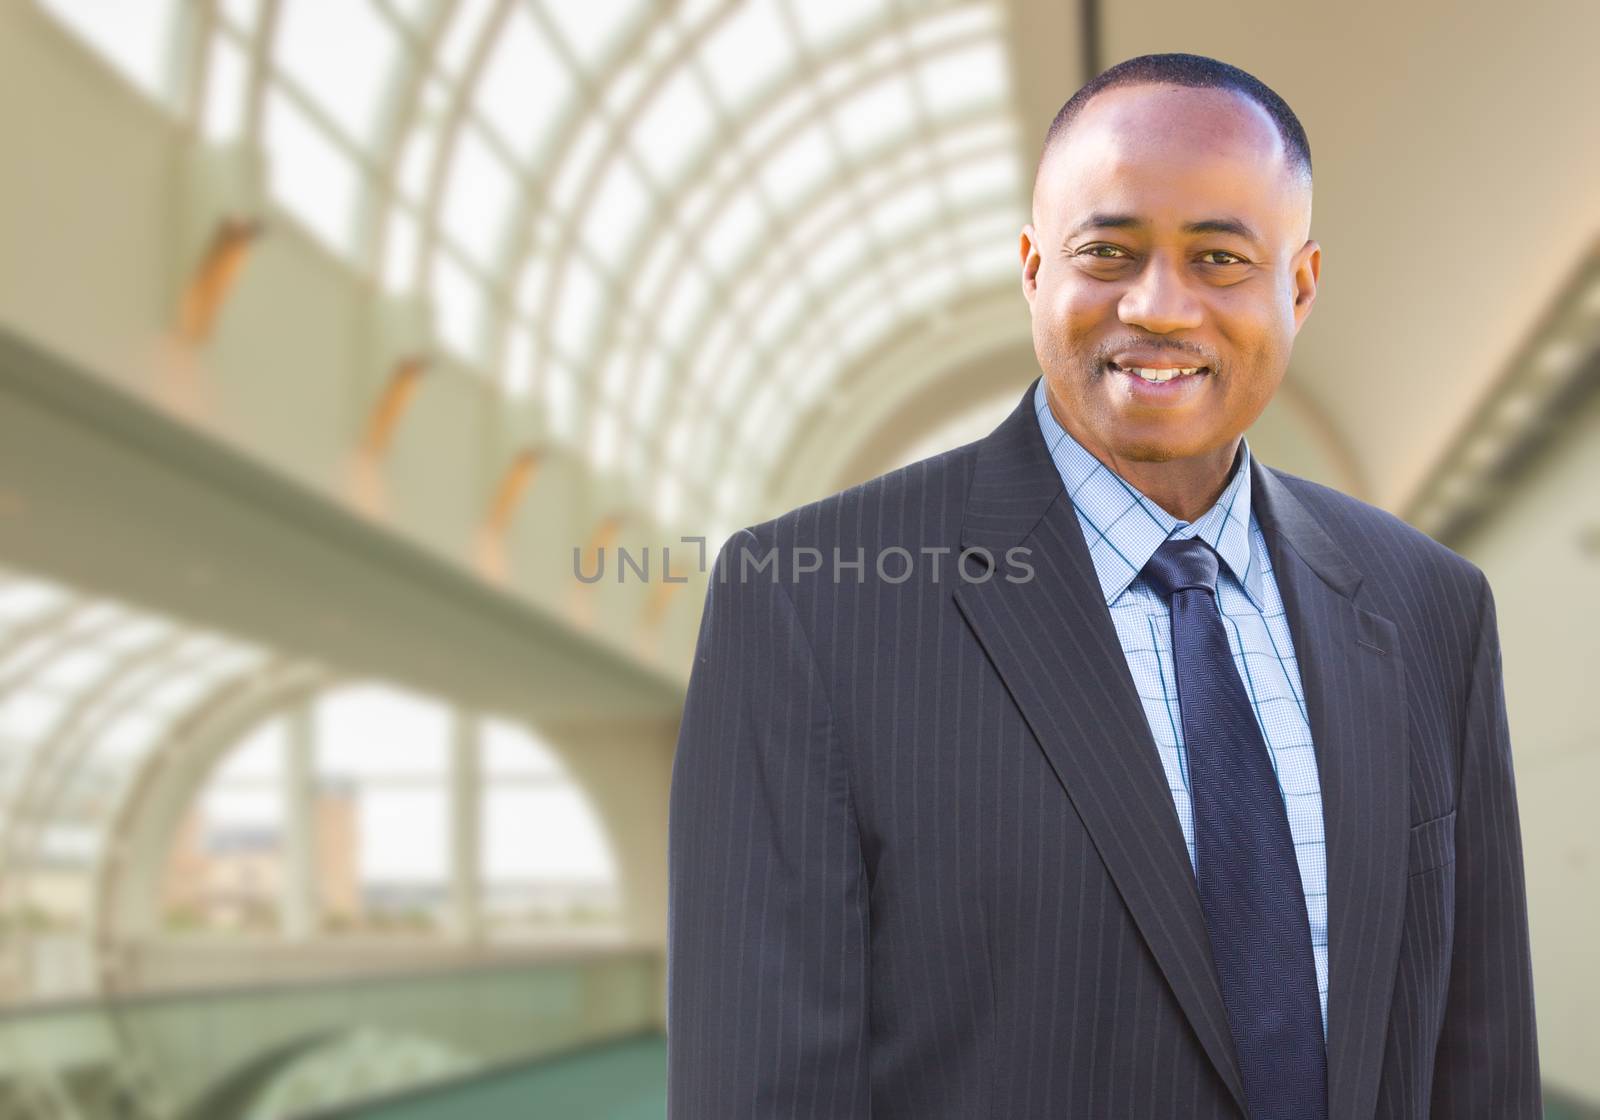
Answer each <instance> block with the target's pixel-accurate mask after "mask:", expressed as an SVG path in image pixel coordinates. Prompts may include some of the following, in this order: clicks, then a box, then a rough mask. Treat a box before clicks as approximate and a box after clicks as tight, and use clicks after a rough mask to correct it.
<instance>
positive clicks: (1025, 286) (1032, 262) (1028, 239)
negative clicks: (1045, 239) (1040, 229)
mask: <svg viewBox="0 0 1600 1120" xmlns="http://www.w3.org/2000/svg"><path fill="white" fill-rule="evenodd" d="M1017 247H1018V250H1019V252H1020V255H1021V257H1022V295H1023V298H1025V299H1026V300H1027V301H1028V304H1029V305H1030V306H1032V304H1033V294H1034V293H1035V292H1036V291H1038V290H1039V280H1038V274H1039V239H1038V237H1037V235H1035V233H1034V231H1033V223H1032V222H1029V223H1028V224H1027V225H1025V226H1023V227H1022V235H1021V237H1019V238H1018V242H1017Z"/></svg>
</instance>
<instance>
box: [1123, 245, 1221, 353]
mask: <svg viewBox="0 0 1600 1120" xmlns="http://www.w3.org/2000/svg"><path fill="white" fill-rule="evenodd" d="M1117 317H1118V318H1119V319H1121V320H1122V321H1123V322H1124V323H1126V324H1128V325H1129V326H1130V327H1143V328H1144V329H1145V330H1147V331H1149V332H1151V333H1152V334H1169V333H1171V332H1172V331H1180V330H1193V329H1194V328H1195V327H1198V326H1200V323H1201V313H1200V301H1199V300H1197V299H1195V298H1194V293H1192V292H1191V291H1190V290H1189V282H1188V277H1187V276H1185V275H1184V273H1183V265H1182V262H1178V261H1172V260H1170V259H1167V258H1165V257H1164V256H1162V255H1159V254H1157V255H1152V256H1151V257H1149V258H1148V259H1147V260H1146V262H1145V266H1144V268H1143V269H1141V270H1140V272H1139V275H1138V278H1137V279H1135V280H1134V282H1133V285H1132V286H1131V287H1130V288H1129V289H1128V290H1127V291H1126V292H1124V293H1123V294H1122V299H1121V300H1120V301H1119V302H1118V303H1117Z"/></svg>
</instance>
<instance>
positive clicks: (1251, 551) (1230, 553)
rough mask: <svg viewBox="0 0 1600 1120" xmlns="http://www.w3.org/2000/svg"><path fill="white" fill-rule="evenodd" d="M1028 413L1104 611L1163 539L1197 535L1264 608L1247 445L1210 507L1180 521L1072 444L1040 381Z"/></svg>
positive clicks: (1254, 600)
mask: <svg viewBox="0 0 1600 1120" xmlns="http://www.w3.org/2000/svg"><path fill="white" fill-rule="evenodd" d="M1033 410H1034V413H1035V415H1036V416H1038V418H1039V430H1040V432H1041V433H1042V434H1043V435H1044V442H1045V446H1046V447H1047V448H1049V450H1050V457H1051V458H1052V459H1053V460H1055V464H1056V470H1057V471H1059V472H1060V474H1061V481H1062V483H1063V484H1064V485H1065V486H1066V488H1067V494H1068V495H1069V496H1070V497H1071V499H1072V504H1073V505H1074V506H1075V507H1076V508H1077V511H1078V514H1079V516H1080V517H1081V518H1082V519H1083V520H1084V522H1085V523H1086V525H1087V531H1086V534H1085V536H1086V539H1087V541H1088V545H1089V556H1090V558H1091V559H1093V561H1094V568H1095V573H1096V575H1098V576H1099V579H1100V589H1101V591H1103V592H1104V593H1105V599H1106V605H1107V606H1109V605H1111V604H1112V603H1114V602H1115V601H1116V599H1117V597H1118V596H1119V595H1121V594H1122V593H1123V591H1125V590H1127V587H1128V585H1129V584H1130V583H1132V582H1133V580H1134V577H1135V576H1137V575H1138V574H1139V572H1140V571H1141V570H1142V569H1143V568H1144V566H1145V563H1146V561H1148V560H1149V559H1150V557H1151V556H1152V555H1154V554H1155V550H1156V549H1157V548H1158V547H1159V546H1160V545H1161V542H1162V541H1165V540H1166V539H1167V538H1168V537H1177V538H1183V537H1192V536H1199V537H1201V538H1202V539H1203V540H1204V541H1205V542H1206V543H1207V544H1209V545H1211V547H1212V548H1214V549H1216V550H1217V555H1218V556H1220V557H1221V558H1222V562H1223V563H1224V564H1225V565H1226V567H1227V568H1228V570H1229V571H1231V572H1232V573H1233V577H1234V579H1236V580H1238V581H1239V583H1240V585H1241V586H1243V588H1244V590H1245V594H1247V595H1249V596H1250V601H1251V602H1252V603H1254V604H1255V605H1256V607H1257V609H1262V602H1261V565H1260V564H1258V563H1257V562H1256V558H1255V548H1254V547H1253V546H1252V543H1251V538H1250V445H1249V443H1248V442H1247V441H1246V440H1245V439H1243V438H1242V437H1241V438H1240V440H1239V446H1240V451H1239V455H1238V458H1237V461H1236V465H1235V467H1234V471H1233V477H1232V478H1231V479H1229V481H1228V485H1227V487H1226V489H1224V490H1223V491H1222V495H1221V496H1220V497H1219V498H1218V499H1217V501H1216V504H1214V505H1213V506H1212V507H1211V508H1210V509H1208V510H1206V512H1205V513H1203V514H1201V516H1200V517H1199V518H1198V519H1197V520H1195V521H1180V520H1179V519H1178V518H1176V517H1174V516H1172V514H1170V513H1168V512H1167V511H1166V510H1164V509H1162V508H1161V507H1160V506H1158V505H1157V504H1156V503H1155V502H1153V501H1151V500H1150V499H1149V498H1147V497H1146V496H1145V495H1144V494H1141V493H1140V492H1139V491H1138V490H1136V489H1134V487H1133V486H1132V485H1130V484H1129V483H1127V482H1125V481H1124V480H1123V479H1122V477H1121V476H1120V475H1118V474H1117V473H1116V472H1115V471H1113V470H1111V469H1110V468H1109V467H1107V466H1106V465H1105V464H1104V463H1102V462H1101V461H1100V460H1099V459H1097V458H1095V457H1094V455H1093V454H1092V453H1091V452H1089V451H1088V450H1087V449H1086V448H1085V447H1084V446H1083V445H1082V444H1081V443H1079V442H1078V441H1077V440H1076V439H1074V438H1072V434H1071V433H1070V432H1068V431H1067V430H1066V429H1065V428H1063V427H1062V426H1061V424H1060V422H1059V421H1058V420H1057V419H1056V418H1055V414H1054V413H1052V412H1051V411H1050V405H1049V402H1048V398H1047V397H1046V396H1045V387H1044V378H1043V377H1041V378H1039V381H1038V384H1037V386H1036V387H1035V389H1034V394H1033Z"/></svg>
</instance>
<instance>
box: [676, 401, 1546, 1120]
mask: <svg viewBox="0 0 1600 1120" xmlns="http://www.w3.org/2000/svg"><path fill="white" fill-rule="evenodd" d="M1031 390H1032V386H1031V385H1030V386H1029V393H1028V394H1024V396H1023V398H1022V400H1021V401H1020V402H1019V403H1018V405H1017V408H1016V409H1015V411H1013V412H1012V414H1011V415H1010V416H1009V417H1008V418H1007V419H1006V420H1005V421H1004V422H1003V423H1002V424H1001V425H1000V426H999V427H998V428H996V429H995V430H994V432H992V433H991V434H990V435H988V436H987V437H985V438H984V439H981V440H978V441H976V442H975V443H971V444H967V445H965V446H963V447H958V448H955V449H953V450H951V451H948V452H945V453H944V454H941V455H938V456H935V457H933V458H931V459H926V460H923V461H921V462H918V463H915V464H912V465H911V466H909V467H906V468H904V469H901V470H898V471H895V472H893V473H891V474H887V475H884V476H882V477H879V478H876V479H873V480H872V481H870V482H867V483H864V484H863V485H860V486H857V487H854V488H852V489H850V490H847V491H844V492H843V493H840V494H836V495H833V496H832V497H829V498H826V499H824V500H822V501H819V502H815V503H813V504H811V505H807V506H803V507H801V508H799V509H796V510H793V511H791V512H789V513H786V514H784V515H783V516H781V517H778V518H776V519H774V520H771V521H766V522H763V523H761V524H759V525H755V526H753V527H751V528H749V529H743V530H740V531H739V532H738V533H736V534H735V535H734V536H733V537H732V538H731V539H730V540H729V541H728V543H727V544H726V545H724V547H723V549H722V551H721V553H720V554H719V555H718V557H717V561H716V564H715V565H714V567H713V573H712V574H713V579H712V584H711V587H710V589H709V591H708V594H707V600H706V611H705V616H704V620H703V622H702V625H701V630H700V637H699V647H698V652H697V657H696V662H695V665H694V668H693V673H692V676H691V679H690V685H689V692H688V697H687V700H686V704H685V708H684V712H683V723H682V727H681V730H680V734H679V739H678V747H677V755H676V758H675V760H674V762H673V773H672V789H671V803H670V826H669V842H668V864H669V892H668V948H667V962H668V964H667V968H668V972H667V1055H668V1097H669V1101H670V1105H669V1116H670V1117H671V1118H672V1120H732V1118H734V1117H738V1118H741V1120H746V1118H777V1117H782V1118H785V1120H789V1118H802V1117H805V1118H814V1120H864V1118H866V1117H869V1116H870V1117H873V1118H874V1120H887V1118H899V1117H905V1118H915V1120H945V1118H948V1120H957V1118H960V1120H981V1118H993V1120H1023V1118H1031V1117H1039V1118H1049V1120H1068V1118H1078V1117H1083V1118H1094V1120H1102V1118H1113V1117H1162V1118H1166V1117H1172V1118H1179V1117H1181V1118H1184V1120H1194V1118H1209V1117H1239V1116H1241V1115H1243V1110H1242V1106H1241V1101H1242V1100H1243V1094H1242V1091H1241V1089H1240V1083H1239V1072H1238V1066H1237V1063H1236V1060H1235V1057H1234V1052H1233V1044H1232V1041H1231V1038H1230V1035H1229V1033H1228V1026H1227V1022H1226V1019H1225V1017H1224V1012H1223V1007H1222V1002H1221V996H1220V994H1219V992H1218V987H1217V980H1216V973H1215V970H1214V968H1213V966H1212V963H1211V955H1210V948H1209V944H1208V942H1207V938H1206V931H1205V926H1204V924H1203V921H1202V917H1201V912H1200V906H1199V901H1198V895H1197V892H1196V889H1195V884H1194V877H1193V873H1192V871H1191V868H1190V865H1189V861H1188V857H1187V855H1186V854H1185V850H1184V846H1183V838H1182V835H1181V833H1180V831H1179V827H1178V820H1177V816H1176V814H1175V812H1174V810H1173V806H1172V799H1171V796H1170V794H1169V793H1168V790H1167V786H1166V782H1165V780H1164V778H1163V775H1162V771H1161V767H1160V762H1159V760H1158V758H1157V754H1156V748H1155V744H1154V742H1153V740H1152V738H1151V736H1150V731H1149V726H1148V724H1147V723H1146V721H1145V715H1144V712H1143V709H1142V708H1141V706H1140V703H1139V700H1138V697H1137V695H1136V693H1135V690H1134V685H1133V681H1132V678H1131V676H1130V674H1129V672H1128V667H1127V662H1126V660H1125V658H1124V655H1123V652H1122V649H1121V646H1120V645H1119V644H1118V640H1117V636H1116V631H1115V628H1114V626H1113V624H1112V621H1111V618H1110V615H1109V613H1108V611H1107V610H1106V606H1105V601H1104V598H1103V596H1102V594H1101V592H1100V589H1099V585H1098V584H1097V582H1096V580H1095V576H1094V568H1093V565H1092V562H1091V560H1090V558H1089V553H1088V549H1087V547H1086V545H1085V543H1084V540H1083V535H1082V531H1081V529H1080V527H1079V524H1078V521H1077V517H1076V515H1075V513H1074V512H1073V508H1072V504H1071V499H1070V498H1069V497H1068V496H1067V494H1066V493H1065V491H1064V489H1063V487H1062V483H1061V478H1060V475H1059V474H1058V473H1057V471H1056V468H1055V465H1054V464H1053V463H1052V462H1051V461H1050V458H1049V456H1048V454H1047V453H1046V449H1045V446H1044V440H1043V437H1042V436H1041V435H1040V432H1039V428H1038V423H1037V421H1036V420H1035V418H1034V415H1033V410H1032V406H1031V400H1032V398H1031ZM1253 468H1254V470H1255V475H1254V478H1253V487H1254V500H1255V503H1256V514H1257V517H1258V518H1259V520H1260V521H1261V524H1262V529H1263V532H1264V533H1265V535H1266V538H1267V542H1268V548H1269V550H1270V551H1271V554H1272V559H1273V566H1274V571H1275V575H1276V577H1277V579H1278V582H1279V585H1280V588H1281V590H1282V592H1283V598H1284V602H1285V606H1286V608H1287V610H1288V613H1289V619H1290V627H1291V632H1292V633H1293V636H1294V643H1295V649H1296V652H1297V654H1298V657H1299V663H1300V672H1301V674H1302V677H1303V681H1304V685H1305V691H1306V701H1307V704H1308V708H1309V712H1310V716H1311V726H1312V733H1313V735H1314V737H1315V741H1316V751H1317V759H1318V770H1319V773H1320V776H1321V781H1322V796H1323V813H1324V820H1325V826H1326V834H1327V844H1328V875H1329V898H1328V910H1329V952H1330V965H1329V971H1330V989H1329V1006H1328V1031H1329V1035H1328V1072H1329V1094H1330V1098H1331V1099H1330V1112H1331V1116H1332V1117H1333V1118H1334V1120H1352V1118H1356V1117H1362V1118H1365V1117H1382V1118H1398V1117H1423V1116H1434V1117H1486V1118H1494V1120H1507V1118H1521V1117H1528V1118H1532V1117H1536V1116H1538V1115H1539V1113H1540V1099H1539V1076H1538V1074H1539V1069H1538V1057H1537V1051H1536V1041H1535V1033H1534V1019H1533V996H1532V976H1531V967H1530V963H1529V948H1528V931H1527V917H1526V906H1525V898H1524V887H1523V870H1522V852H1521V841H1520V838H1519V832H1518V822H1517V807H1516V799H1515V793H1514V787H1513V780H1512V770H1511V758H1510V744H1509V736H1508V732H1507V727H1506V716H1505V708H1504V697H1503V691H1502V686H1501V671H1500V646H1499V639H1498V634H1497V629H1496V622H1495V608H1494V599H1493V596H1492V595H1491V594H1490V590H1489V585H1488V583H1487V581H1486V580H1485V578H1484V576H1483V573H1482V572H1481V571H1480V570H1479V569H1478V568H1477V567H1475V566H1474V565H1473V564H1471V563H1469V562H1468V561H1466V560H1464V559H1462V558H1461V557H1459V556H1457V555H1456V554H1455V553H1453V552H1451V551H1449V550H1447V549H1446V548H1444V547H1442V546H1441V545H1439V544H1437V543H1435V542H1434V541H1432V540H1430V539H1429V538H1428V537H1426V536H1424V535H1423V534H1421V533H1419V532H1417V531H1415V530H1413V529H1412V528H1410V527H1409V526H1407V525H1406V524H1405V523H1403V522H1401V521H1400V520H1398V519H1397V518H1395V517H1393V516H1391V515H1389V514H1387V513H1384V512H1383V511H1381V510H1378V509H1376V508H1374V507H1372V506H1369V505H1366V504H1363V503H1362V502H1359V501H1356V500H1355V499H1353V498H1350V497H1348V496H1346V495H1343V494H1340V493H1338V492H1337V491H1334V490H1330V489H1328V488H1326V487H1323V486H1319V485H1316V484H1314V483H1311V482H1308V481H1306V480H1303V479H1300V478H1296V477H1294V476H1292V475H1287V474H1283V473H1280V472H1277V471H1275V470H1272V469H1271V468H1268V467H1265V466H1263V465H1262V464H1261V463H1260V462H1259V460H1257V461H1255V462H1254V463H1253ZM895 546H898V547H900V548H904V549H906V550H908V551H909V553H910V554H911V558H912V560H913V563H912V564H911V565H910V570H911V573H912V574H911V576H910V578H907V579H904V580H903V581H900V577H901V576H902V575H903V574H904V573H905V572H906V571H907V568H908V565H907V561H906V557H904V556H902V555H900V554H898V553H889V554H886V556H887V558H886V559H885V561H884V565H883V571H884V573H886V575H887V577H888V578H886V579H885V578H880V575H879V572H878V570H877V564H876V558H877V556H878V554H879V552H880V550H883V549H888V548H893V547H895ZM1013 546H1023V547H1026V548H1028V549H1030V550H1031V552H1030V553H1029V554H1028V555H1027V556H1026V557H1025V562H1026V564H1028V565H1029V566H1031V568H1032V578H1031V579H1025V577H1026V575H1027V573H1026V572H1025V571H1023V569H1022V568H1021V567H1020V566H1018V565H1017V564H1016V563H1015V560H1016V556H1015V555H1013V557H1012V558H1011V559H1008V558H1007V555H1006V550H1007V549H1010V548H1012V547H1013ZM774 548H776V549H777V550H778V551H777V559H778V561H779V563H780V564H781V570H780V571H777V575H778V577H779V578H778V579H776V580H775V579H774V578H773V576H774V571H775V569H773V568H771V567H769V568H767V569H766V570H764V571H761V570H758V569H757V568H756V567H755V565H756V564H757V563H759V562H760V561H761V560H763V559H765V558H766V556H767V554H768V553H769V551H770V550H772V549H774ZM807 548H812V549H817V550H819V551H820V554H821V558H822V566H821V570H818V571H812V572H805V571H803V570H802V573H801V574H800V576H799V577H798V579H796V578H795V577H794V570H795V568H796V567H797V566H798V567H799V568H801V569H805V568H809V567H813V566H814V565H815V562H816V557H815V556H814V555H813V554H810V553H807V552H805V551H804V550H805V549H807ZM940 548H946V549H951V550H955V549H968V548H982V549H986V550H987V551H988V553H989V554H991V555H992V556H993V557H994V563H993V566H992V567H991V569H990V578H989V579H988V580H987V581H986V582H979V581H980V580H981V579H982V576H983V572H982V569H981V567H980V566H979V565H978V564H977V563H976V560H977V558H978V557H979V556H980V555H981V554H980V553H977V552H973V553H972V555H971V558H970V559H969V561H968V565H967V568H966V576H967V577H970V578H964V577H963V576H961V575H960V574H959V573H958V572H957V571H956V570H955V566H954V562H953V561H954V556H953V553H952V554H945V555H943V556H942V557H936V556H935V554H934V553H932V552H928V553H924V552H923V551H922V550H923V549H930V550H934V549H940ZM741 549H743V550H745V551H747V552H748V554H749V556H750V558H751V560H750V567H749V568H748V569H747V570H746V573H745V578H744V579H743V580H742V581H741V579H740V578H739V574H740V551H741ZM835 549H838V550H839V552H838V553H837V555H838V556H839V558H840V560H841V561H845V562H848V561H853V560H854V559H856V558H857V555H858V554H857V550H858V549H861V550H864V555H865V559H866V566H865V572H864V578H861V577H858V573H857V570H855V569H852V568H846V567H841V569H840V572H839V578H838V579H837V580H836V579H835V576H834V570H833V558H834V556H835V553H834V551H833V550H835ZM796 550H800V551H796ZM935 558H938V559H942V561H943V562H942V565H941V566H940V568H939V571H938V577H939V578H938V581H937V582H935V581H934V579H933V571H934V569H933V561H934V559H935ZM796 561H798V564H797V563H796ZM1008 577H1010V578H1009V579H1008ZM1016 580H1024V581H1022V582H1013V581H1016ZM724 581H725V582H724ZM891 581H896V582H891Z"/></svg>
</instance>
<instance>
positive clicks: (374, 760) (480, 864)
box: [162, 681, 622, 941]
mask: <svg viewBox="0 0 1600 1120" xmlns="http://www.w3.org/2000/svg"><path fill="white" fill-rule="evenodd" d="M458 768H459V769H458ZM458 775H459V776H460V780H461V782H465V783H467V785H466V786H465V788H463V787H462V786H461V785H460V784H459V783H458ZM460 844H465V845H471V847H470V850H467V851H466V852H465V853H464V854H463V855H461V856H460V857H459V858H458V857H457V853H456V846H457V845H460ZM621 901H622V900H621V898H620V896H619V893H618V886H617V876H616V870H615V866H614V864H613V861H612V857H611V853H610V851H609V848H608V846H607V844H606V842H605V839H604V835H603V831H602V829H601V827H600V824H599V821H598V819H597V818H596V816H595V813H594V810H593V808H592V806H591V805H590V803H589V801H588V798H587V797H586V796H585V794H584V793H583V791H582V790H581V789H579V788H578V787H577V786H576V785H575V784H574V782H573V780H572V779H571V777H570V776H569V775H568V774H567V772H566V770H565V768H564V767H563V766H562V765H561V764H560V761H559V759H558V758H557V756H556V754H555V753H554V752H553V751H552V750H551V749H550V748H549V747H547V746H546V745H545V744H544V743H542V742H541V741H540V740H539V739H538V738H537V736H535V735H534V734H533V732H531V731H530V730H529V729H528V728H527V727H525V726H524V725H522V724H520V723H518V722H515V721H513V720H509V719H505V718H500V717H492V716H480V715H476V714H473V713H466V712H463V711H461V710H459V709H457V708H455V707H454V706H452V705H450V704H447V703H444V702H442V701H440V700H437V699H435V698H432V697H428V696H423V695H421V694H418V693H415V692H411V691H408V690H405V689H401V688H397V687H395V686H392V685H389V684H385V683H381V682H375V681H366V682H360V683H351V684H345V685H340V686H337V687H333V688H330V689H328V690H326V691H324V692H321V693H318V694H316V695H314V696H312V697H309V698H298V699H296V700H295V701H294V708H293V710H292V711H287V712H283V713H277V714H274V715H273V716H271V717H270V718H268V719H266V720H263V721H261V722H260V723H259V724H258V725H257V726H256V727H255V728H253V729H252V730H251V731H250V733H249V734H247V735H245V736H244V737H242V738H241V739H240V741H239V743H238V744H237V745H236V746H234V747H233V748H232V749H230V750H229V751H228V752H227V753H226V754H225V755H224V756H223V757H222V760H221V761H220V762H219V763H218V765H217V766H216V767H215V769H214V771H213V773H212V775H211V777H210V779H209V780H208V781H207V782H206V783H205V785H204V787H203V788H202V790H201V791H200V793H199V795H198V796H197V797H196V798H195V800H194V802H193V804H192V806H191V807H190V810H189V811H188V813H187V814H186V815H185V817H184V818H183V821H182V823H181V824H180V826H179V828H178V830H177V832H176V834H175V840H174V843H173V847H172V850H171V852H170V855H169V857H168V862H167V867H166V873H165V876H164V881H163V888H162V909H163V913H164V916H165V925H166V928H167V930H168V931H169V932H171V933H207V934H211V935H226V934H229V933H236V934H248V935H263V934H264V935H278V934H283V935H291V936H320V937H339V936H343V935H383V934H394V935H398V936H425V937H426V936H451V935H459V934H461V933H463V932H470V933H471V934H472V935H473V936H474V937H477V936H485V937H488V938H500V939H510V940H519V941H526V940H529V939H537V937H539V936H540V935H542V934H548V935H555V936H570V935H572V934H574V933H578V934H582V933H585V932H589V933H601V934H604V933H607V932H608V931H611V930H613V929H614V928H615V927H616V925H617V923H618V922H619V920H620V917H621ZM297 913H300V914H303V915H304V926H303V928H301V927H299V926H297V919H296V917H295V915H296V914H297Z"/></svg>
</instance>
